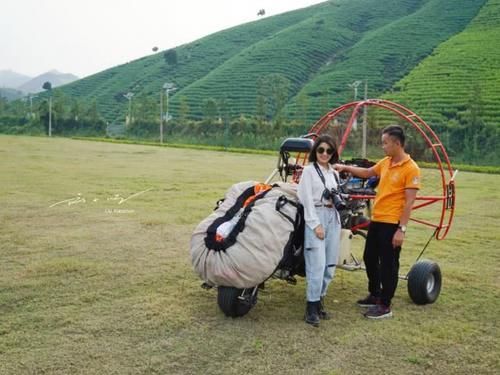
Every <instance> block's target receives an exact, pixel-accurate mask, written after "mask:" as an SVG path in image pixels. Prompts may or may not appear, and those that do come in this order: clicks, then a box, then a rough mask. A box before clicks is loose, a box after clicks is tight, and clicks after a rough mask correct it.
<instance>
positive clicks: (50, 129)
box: [49, 96, 52, 137]
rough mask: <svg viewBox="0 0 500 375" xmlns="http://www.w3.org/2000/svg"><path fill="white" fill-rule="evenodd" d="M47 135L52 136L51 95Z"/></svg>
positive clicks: (50, 98) (50, 97)
mask: <svg viewBox="0 0 500 375" xmlns="http://www.w3.org/2000/svg"><path fill="white" fill-rule="evenodd" d="M49 137H52V96H49Z"/></svg>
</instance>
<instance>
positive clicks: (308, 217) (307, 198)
mask: <svg viewBox="0 0 500 375" xmlns="http://www.w3.org/2000/svg"><path fill="white" fill-rule="evenodd" d="M318 166H319V168H320V169H321V172H322V173H323V176H324V177H325V184H326V187H327V189H332V188H335V189H337V180H336V179H335V176H334V173H336V174H337V177H338V172H337V171H335V170H334V169H333V167H332V166H331V165H330V164H329V165H328V169H325V168H323V167H322V166H321V165H319V164H318ZM324 190H325V185H323V181H321V178H320V177H319V174H318V172H317V171H316V168H314V164H313V163H310V164H308V165H307V166H306V167H305V168H304V170H303V171H302V176H301V177H300V182H299V186H298V189H297V194H298V196H299V201H300V203H302V205H303V206H304V219H305V222H306V224H307V226H308V227H309V228H311V229H314V228H316V227H317V226H318V225H320V224H321V223H320V221H319V218H318V214H317V213H316V208H317V207H316V206H321V205H325V204H332V201H331V200H325V199H324V198H323V192H324ZM330 209H331V210H334V209H335V208H330Z"/></svg>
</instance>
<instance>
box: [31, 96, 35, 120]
mask: <svg viewBox="0 0 500 375" xmlns="http://www.w3.org/2000/svg"><path fill="white" fill-rule="evenodd" d="M29 98H30V118H33V117H34V116H33V99H34V98H36V95H33V94H29Z"/></svg>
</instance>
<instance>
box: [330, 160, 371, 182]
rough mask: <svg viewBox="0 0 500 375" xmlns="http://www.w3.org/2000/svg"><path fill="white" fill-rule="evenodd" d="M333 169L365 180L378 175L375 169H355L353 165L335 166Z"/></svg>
mask: <svg viewBox="0 0 500 375" xmlns="http://www.w3.org/2000/svg"><path fill="white" fill-rule="evenodd" d="M333 168H335V170H337V171H339V172H347V173H350V174H352V175H353V176H356V177H361V178H364V179H366V178H370V177H373V176H376V175H377V174H376V173H375V170H374V169H373V167H370V168H362V167H355V166H353V165H345V164H334V165H333Z"/></svg>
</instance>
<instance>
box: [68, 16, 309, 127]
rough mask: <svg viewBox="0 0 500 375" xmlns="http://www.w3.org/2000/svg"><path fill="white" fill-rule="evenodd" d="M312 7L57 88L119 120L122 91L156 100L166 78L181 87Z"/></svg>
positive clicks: (124, 104) (124, 103) (298, 18)
mask: <svg viewBox="0 0 500 375" xmlns="http://www.w3.org/2000/svg"><path fill="white" fill-rule="evenodd" d="M317 12H318V9H317V7H314V6H313V7H310V8H306V9H302V10H298V11H294V12H289V13H286V14H282V15H278V16H275V17H272V18H266V19H263V20H261V21H259V22H252V23H248V24H244V25H241V26H238V27H234V28H231V29H228V30H224V31H221V32H218V33H215V34H212V35H209V36H207V37H204V38H202V39H199V40H197V41H195V42H193V43H190V44H186V45H182V46H179V47H177V48H175V54H176V60H177V61H176V62H175V63H173V62H171V63H168V62H167V61H166V59H165V58H164V52H165V51H162V52H159V53H157V54H154V55H151V56H146V57H143V58H141V59H138V60H135V61H131V62H128V63H125V64H123V65H120V66H116V67H113V68H111V69H108V70H106V71H103V72H100V73H97V74H95V75H93V76H90V77H87V78H85V79H82V80H79V81H77V82H74V83H72V84H70V85H66V86H64V87H63V88H60V89H59V90H60V91H62V92H63V93H65V94H67V95H70V96H73V97H80V98H91V99H96V100H97V102H98V103H99V110H100V112H101V113H102V115H103V116H104V117H105V118H106V119H107V120H108V121H115V120H117V121H119V122H123V121H124V117H125V113H126V110H127V99H126V98H125V97H124V96H123V95H124V94H126V93H128V92H132V93H134V94H135V96H134V98H137V97H141V96H142V97H148V96H149V97H151V96H154V97H155V100H156V98H157V97H159V93H160V89H161V87H162V86H163V84H164V83H165V82H167V81H168V82H175V84H176V86H177V87H178V88H181V89H182V88H184V87H187V86H189V85H191V84H192V83H193V82H196V81H197V80H199V79H202V78H204V77H205V76H207V75H209V74H210V73H211V71H212V70H214V69H215V68H217V67H218V66H219V65H221V64H223V63H224V62H225V61H227V60H228V59H230V58H231V57H232V56H234V55H236V54H238V53H239V52H240V51H241V50H243V49H245V48H248V47H249V46H251V45H253V44H254V43H258V42H259V41H261V40H262V39H265V38H268V37H271V36H272V35H274V34H275V33H277V32H279V31H280V30H282V29H285V28H287V27H289V26H291V25H294V24H295V23H297V22H300V21H302V20H304V19H307V18H308V17H310V16H311V15H314V14H315V13H317Z"/></svg>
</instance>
